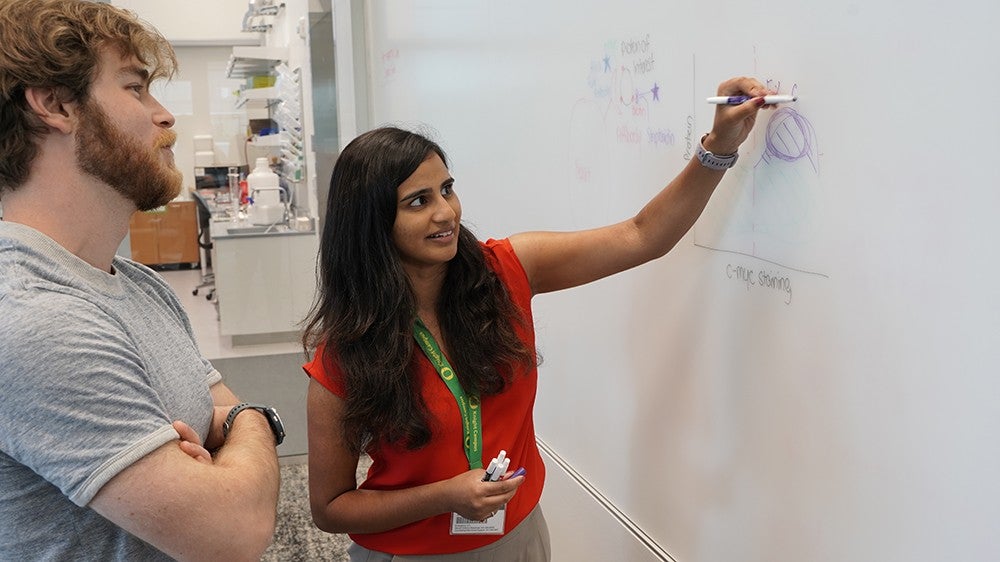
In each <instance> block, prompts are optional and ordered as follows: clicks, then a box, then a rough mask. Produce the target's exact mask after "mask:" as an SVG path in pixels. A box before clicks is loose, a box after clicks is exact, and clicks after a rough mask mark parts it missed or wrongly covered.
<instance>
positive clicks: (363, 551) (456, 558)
mask: <svg viewBox="0 0 1000 562" xmlns="http://www.w3.org/2000/svg"><path fill="white" fill-rule="evenodd" d="M347 552H348V554H350V555H351V562H549V560H551V556H552V548H551V546H550V545H549V528H548V526H547V525H546V524H545V516H543V515H542V508H541V506H537V505H536V506H535V509H533V510H531V513H530V514H528V516H527V517H526V518H525V519H524V521H521V524H520V525H518V526H517V527H515V528H514V530H513V531H511V532H510V533H507V534H506V535H504V537H503V538H502V539H500V540H498V541H496V542H494V543H493V544H488V545H486V546H484V547H480V548H477V549H475V550H470V551H467V552H457V553H455V554H432V555H427V556H393V555H391V554H386V553H384V552H376V551H374V550H368V549H367V548H365V547H363V546H361V545H359V544H356V543H354V544H351V546H350V548H348V549H347Z"/></svg>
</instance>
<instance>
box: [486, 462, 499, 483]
mask: <svg viewBox="0 0 1000 562" xmlns="http://www.w3.org/2000/svg"><path fill="white" fill-rule="evenodd" d="M496 468H497V458H496V457H493V460H491V461H490V465H489V467H487V468H486V474H484V475H483V482H489V481H490V478H491V477H492V476H493V471H494V470H496Z"/></svg>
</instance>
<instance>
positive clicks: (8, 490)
mask: <svg viewBox="0 0 1000 562" xmlns="http://www.w3.org/2000/svg"><path fill="white" fill-rule="evenodd" d="M113 266H114V274H111V273H108V272H104V271H101V270H99V269H97V268H95V267H93V266H91V265H89V264H87V263H86V262H84V261H83V260H81V259H80V258H78V257H76V256H75V255H73V254H71V253H70V252H69V251H67V250H66V249H64V248H63V247H62V246H60V245H59V244H57V243H56V242H55V241H53V240H52V239H50V238H48V237H47V236H45V235H43V234H41V233H40V232H38V231H36V230H34V229H31V228H28V227H26V226H23V225H19V224H15V223H9V222H2V221H0V560H160V559H169V558H168V557H167V556H166V555H165V554H163V553H161V552H159V551H158V550H156V549H154V548H153V547H152V546H150V545H149V544H147V543H145V542H143V541H141V540H139V539H138V538H136V537H134V536H132V535H130V534H129V533H127V532H126V531H124V530H122V529H121V528H119V527H117V526H116V525H114V524H113V523H111V522H110V521H108V520H107V519H105V518H103V517H102V516H100V515H99V514H97V512H95V511H94V510H92V509H90V508H88V507H87V504H88V503H89V502H90V501H91V500H92V499H93V498H94V496H95V495H96V494H97V492H98V491H100V489H101V487H102V486H104V484H106V483H107V482H108V481H109V480H110V479H111V478H113V477H114V476H115V475H117V474H118V473H119V472H121V471H122V470H123V469H125V468H127V467H129V466H131V465H132V464H133V463H134V462H136V461H137V460H139V459H140V458H142V457H143V456H145V455H147V454H149V453H150V452H152V451H154V450H155V449H157V448H159V447H161V446H163V445H164V444H166V443H169V442H170V441H172V440H175V439H177V438H178V435H177V432H176V431H174V429H173V428H172V427H171V423H172V422H173V421H175V420H183V421H185V422H186V423H188V424H189V425H190V426H191V427H192V428H194V429H195V431H197V432H198V433H199V435H201V437H202V439H204V438H205V437H206V436H207V434H208V430H209V427H210V424H211V421H212V413H213V407H212V397H211V394H210V391H209V387H210V386H211V385H213V384H215V383H217V382H219V381H220V380H221V377H220V375H219V373H218V372H217V371H216V370H215V369H214V368H213V367H212V365H211V364H210V363H209V362H208V361H207V360H206V359H204V358H203V357H202V356H201V354H200V353H199V351H198V349H197V345H196V344H195V341H194V336H193V332H192V330H191V325H190V322H189V321H188V319H187V316H186V315H185V313H184V311H183V309H182V308H181V305H180V303H179V302H178V300H177V297H176V295H175V294H174V293H173V291H172V290H171V289H170V287H169V286H168V285H167V284H166V283H165V282H164V281H163V279H162V278H160V277H159V276H158V275H157V274H156V273H154V272H153V271H152V270H150V269H149V268H147V267H145V266H142V265H139V264H137V263H135V262H132V261H130V260H127V259H124V258H120V257H116V258H115V260H114V262H113ZM149 485H150V486H151V487H152V486H156V485H157V482H155V481H151V482H150V483H149Z"/></svg>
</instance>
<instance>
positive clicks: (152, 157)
mask: <svg viewBox="0 0 1000 562" xmlns="http://www.w3.org/2000/svg"><path fill="white" fill-rule="evenodd" d="M80 122H81V126H80V129H79V132H78V134H77V137H76V158H77V162H78V163H79V165H80V167H81V168H82V169H83V171H85V172H87V173H88V174H90V175H92V176H94V177H95V178H97V179H99V180H101V181H103V182H104V183H106V184H108V185H109V186H111V187H112V188H113V189H114V190H115V191H117V192H118V193H120V194H121V195H123V196H124V197H125V198H127V199H128V200H130V201H132V202H133V203H135V206H136V208H137V209H139V210H140V211H148V210H150V209H155V208H157V207H160V206H163V205H166V204H167V203H169V202H170V201H171V200H172V199H173V198H174V197H177V194H178V193H180V191H181V183H182V178H183V176H182V175H181V173H180V171H179V170H177V168H175V167H173V166H172V165H168V164H167V163H165V162H164V161H163V160H162V158H161V156H160V150H161V149H162V148H163V147H168V146H172V145H173V143H174V140H175V139H176V138H177V134H176V133H174V132H173V131H171V130H169V129H164V130H163V134H162V135H161V136H160V138H158V139H157V142H156V145H155V146H143V145H142V144H141V143H140V142H139V141H137V140H135V139H133V138H130V137H128V136H127V135H126V134H125V133H124V132H123V131H122V130H121V129H119V128H118V127H116V126H115V125H114V124H113V123H112V122H111V119H110V118H109V117H108V115H107V114H106V113H104V111H102V110H101V108H100V107H98V106H97V104H96V103H95V102H93V101H87V102H86V103H84V104H83V105H82V106H81V107H80Z"/></svg>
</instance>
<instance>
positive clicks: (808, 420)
mask: <svg viewBox="0 0 1000 562" xmlns="http://www.w3.org/2000/svg"><path fill="white" fill-rule="evenodd" d="M997 6H998V5H997V4H996V3H995V2H987V1H986V0H981V1H972V0H959V1H958V2H952V3H946V4H942V3H940V2H929V1H915V2H910V3H907V4H905V6H904V5H900V4H898V3H896V2H891V1H889V0H872V1H869V2H854V1H848V2H826V3H823V4H817V3H813V2H791V1H785V0H776V1H774V2H768V3H766V4H761V3H754V2H736V1H732V0H720V1H718V2H713V3H711V5H708V4H704V3H691V2H654V1H645V2H630V1H621V2H594V1H590V0H573V1H569V0H559V1H552V2H525V1H505V2H495V1H486V0H424V1H419V2H418V1H413V2H372V1H369V2H368V3H367V5H366V8H367V11H366V19H367V25H368V60H367V64H368V71H369V79H370V97H371V99H370V104H371V115H372V116H373V122H374V124H375V125H381V124H390V123H391V124H397V125H404V126H426V127H430V128H431V129H432V130H433V132H434V136H435V138H436V139H438V140H439V141H440V142H441V144H442V145H443V147H444V148H445V150H446V151H447V152H448V154H449V157H450V159H451V165H452V166H451V169H452V172H453V175H454V176H455V178H456V179H457V184H456V191H457V193H458V194H459V195H460V196H461V198H462V203H463V209H464V213H463V220H464V221H465V222H466V224H467V225H469V226H470V227H471V228H472V229H473V230H474V231H475V232H476V233H477V235H478V236H479V237H480V238H483V239H485V238H487V237H495V238H499V237H503V236H507V235H509V234H512V233H515V232H519V231H523V230H540V229H542V230H566V229H580V228H588V227H594V226H599V225H604V224H608V223H611V222H616V221H619V220H622V219H625V218H627V217H629V216H631V215H633V214H634V213H635V212H637V211H638V209H639V208H640V207H641V206H642V205H643V204H644V203H645V202H646V201H647V200H648V199H649V198H650V197H652V196H653V194H654V193H656V191H658V190H659V189H660V188H661V187H662V186H663V185H665V183H666V182H667V181H668V180H669V179H671V178H672V177H673V176H674V175H675V174H676V173H677V172H678V171H679V170H680V169H681V168H682V167H683V166H684V165H685V163H686V160H687V159H689V158H690V157H691V154H692V152H693V143H694V142H696V141H697V139H698V138H699V137H700V136H701V135H702V134H703V133H705V132H707V131H708V130H709V128H710V126H711V119H712V111H713V107H710V106H708V105H707V104H706V103H705V102H704V98H705V97H706V96H709V95H714V94H715V88H716V86H717V84H718V83H719V82H720V81H722V80H723V79H725V78H727V77H730V76H734V75H753V76H756V77H758V78H760V79H761V80H763V81H766V82H768V83H770V84H772V85H773V86H775V87H776V88H778V89H779V90H780V91H781V92H782V93H789V92H794V93H796V94H798V95H799V101H798V102H797V103H795V104H790V105H787V106H783V107H782V109H781V110H779V111H775V112H771V113H764V114H762V115H761V117H760V119H759V121H758V124H757V126H756V128H755V131H754V134H753V135H752V137H751V138H750V139H748V141H747V142H746V143H745V144H744V145H743V147H742V148H741V156H740V161H739V163H738V165H737V167H736V168H734V169H732V170H731V171H729V172H728V173H727V175H726V177H725V179H724V181H723V183H722V184H721V185H720V186H719V188H718V189H717V191H716V192H715V194H714V195H713V198H712V200H711V202H710V203H709V206H708V208H707V209H706V211H705V213H704V214H703V216H702V217H701V218H700V219H699V221H698V223H697V225H696V226H695V227H694V228H693V229H692V231H691V232H689V233H688V235H687V236H686V237H685V238H684V239H683V240H682V241H681V242H680V244H679V245H678V246H677V247H676V248H675V249H674V250H673V251H672V252H671V253H670V254H669V255H668V256H667V257H665V258H663V259H660V260H657V261H655V262H652V263H650V264H646V265H644V266H641V267H639V268H637V269H635V270H632V271H629V272H626V273H624V274H621V275H618V276H616V277H613V278H610V279H606V280H602V281H599V282H596V283H593V284H590V285H588V286H585V287H581V288H577V289H573V290H569V291H563V292H561V293H557V294H551V295H541V296H539V297H536V298H535V301H534V303H535V313H536V325H537V332H538V343H539V349H540V351H541V353H542V355H543V357H544V363H543V366H542V367H541V369H540V389H539V397H538V402H537V405H536V412H535V414H536V420H537V430H538V435H539V438H540V439H541V440H542V441H544V442H545V443H546V444H547V445H548V446H549V447H551V448H552V449H553V450H554V451H556V452H557V453H558V454H559V456H560V457H562V458H563V459H565V460H566V461H567V462H568V463H570V464H571V465H572V466H573V468H574V469H575V470H576V472H578V473H579V474H580V475H582V476H583V477H584V478H585V479H586V480H587V482H589V483H590V484H591V485H592V486H593V487H594V488H596V489H598V490H600V492H601V493H602V494H604V495H605V496H606V497H607V498H608V499H610V500H611V501H612V502H613V503H614V505H615V506H617V507H618V508H619V509H621V511H622V512H624V513H626V514H628V516H629V518H630V519H631V520H632V521H633V522H634V523H635V525H637V526H639V527H640V528H641V529H642V530H643V531H644V532H646V533H648V534H649V536H650V537H652V538H653V539H654V540H655V542H656V543H657V544H658V545H660V546H661V547H662V548H663V549H664V550H665V551H666V552H668V553H669V555H670V556H671V557H673V558H675V559H677V560H681V561H699V562H701V561H730V560H743V561H757V560H759V561H764V560H767V561H773V560H790V561H792V560H794V561H800V560H809V561H813V562H821V561H834V560H836V561H840V560H873V561H876V560H877V561H903V560H914V559H922V560H930V559H937V558H943V559H950V560H986V559H1000V532H998V523H997V522H998V521H1000V477H998V476H1000V446H998V444H997V443H998V440H997V437H996V434H997V431H998V429H1000V382H998V377H997V371H998V369H997V359H998V355H1000V354H998V352H997V351H996V350H997V348H998V347H1000V345H998V344H1000V320H998V318H1000V302H998V301H1000V299H998V290H997V288H996V287H997V284H998V282H1000V252H998V251H997V249H996V246H997V244H998V241H1000V226H998V223H997V221H996V220H995V219H994V215H995V214H996V212H997V210H998V209H1000V189H998V188H1000V185H998V181H997V179H996V177H997V171H996V162H997V160H998V158H997V157H996V156H995V155H994V153H995V152H996V146H997V144H998V143H997V134H996V133H997V131H1000V118H998V113H997V110H996V105H995V103H993V99H992V98H993V97H995V96H996V95H998V94H1000V72H998V71H997V68H998V67H997V62H996V54H995V53H997V52H998V51H1000V39H998V33H997V32H996V29H995V24H996V22H997V21H1000V8H998V7H997ZM594 251H600V248H595V249H594ZM547 494H548V492H547ZM546 501H553V502H556V501H558V499H554V500H553V499H552V495H547V496H546ZM549 524H550V526H552V527H558V526H559V525H561V524H563V522H561V521H559V520H553V518H550V521H549ZM574 532H575V536H576V537H577V540H579V541H588V540H592V541H595V542H599V541H600V540H601V537H602V534H601V533H602V532H607V530H606V529H587V528H583V529H575V530H574ZM554 535H555V533H554ZM554 548H555V551H556V553H555V559H557V560H558V559H559V557H558V554H559V548H558V545H554Z"/></svg>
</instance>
